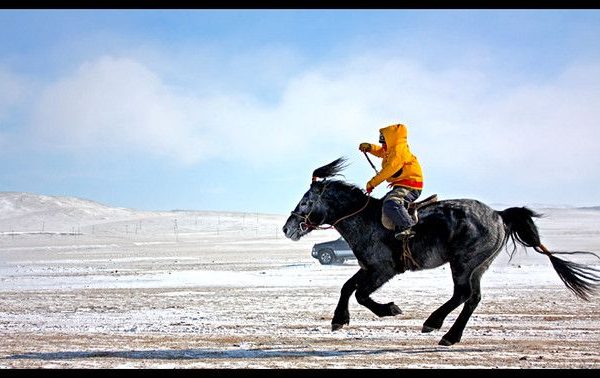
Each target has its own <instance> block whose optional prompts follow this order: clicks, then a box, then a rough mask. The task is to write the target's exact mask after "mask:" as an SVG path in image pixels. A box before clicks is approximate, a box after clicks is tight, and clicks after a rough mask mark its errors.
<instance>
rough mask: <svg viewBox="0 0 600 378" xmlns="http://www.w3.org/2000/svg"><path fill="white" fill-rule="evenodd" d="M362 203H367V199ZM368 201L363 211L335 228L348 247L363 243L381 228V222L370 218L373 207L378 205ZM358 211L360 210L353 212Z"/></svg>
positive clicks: (371, 200) (342, 221) (344, 220)
mask: <svg viewBox="0 0 600 378" xmlns="http://www.w3.org/2000/svg"><path fill="white" fill-rule="evenodd" d="M363 201H367V197H365V198H364V200H363ZM369 201H370V203H368V204H367V206H366V207H365V208H364V209H363V210H361V211H359V212H358V213H357V214H355V215H353V216H351V217H348V218H347V219H343V220H341V221H340V222H339V223H338V224H336V226H335V228H336V230H337V231H338V232H339V233H340V235H342V236H343V237H344V239H345V240H346V241H347V242H348V243H349V244H350V246H352V245H353V244H357V243H360V242H361V241H364V240H365V238H367V237H370V235H373V234H374V233H375V231H377V230H379V229H382V228H383V225H381V220H380V219H373V216H372V215H373V213H374V212H373V209H374V207H375V206H378V205H377V204H376V203H374V201H373V199H370V200H369ZM359 209H360V208H358V209H356V210H353V211H357V210H359ZM377 218H379V217H377Z"/></svg>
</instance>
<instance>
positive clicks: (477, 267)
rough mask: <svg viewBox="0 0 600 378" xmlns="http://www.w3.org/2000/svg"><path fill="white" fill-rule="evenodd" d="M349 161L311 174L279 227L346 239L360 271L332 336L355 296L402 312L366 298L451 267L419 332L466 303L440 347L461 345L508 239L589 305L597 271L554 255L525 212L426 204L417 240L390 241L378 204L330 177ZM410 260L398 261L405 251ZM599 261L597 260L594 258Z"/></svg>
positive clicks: (296, 235) (388, 312)
mask: <svg viewBox="0 0 600 378" xmlns="http://www.w3.org/2000/svg"><path fill="white" fill-rule="evenodd" d="M345 162H346V160H345V159H344V158H339V159H336V160H334V161H333V162H331V163H329V164H327V165H325V166H323V167H320V168H317V169H316V170H315V171H314V172H313V181H312V183H311V185H310V189H309V190H308V191H307V192H306V193H305V194H304V196H303V197H302V199H301V200H300V202H299V203H298V205H297V206H296V208H295V209H294V210H293V211H292V212H291V215H290V216H289V218H288V219H287V221H286V222H285V225H284V226H283V232H284V234H285V235H286V237H288V238H290V239H291V240H293V241H297V240H299V239H300V238H301V237H303V236H304V235H306V234H308V233H309V232H311V231H312V230H314V229H318V228H322V225H331V226H334V227H335V228H336V230H337V231H338V232H339V233H340V234H341V235H342V236H343V237H344V239H346V241H347V242H348V244H349V245H350V247H351V248H352V251H353V252H354V254H355V255H356V258H357V260H358V262H359V265H360V269H359V271H358V272H356V273H355V274H354V275H353V276H352V277H351V278H350V279H349V280H348V281H347V282H346V283H345V284H344V285H343V287H342V290H341V295H340V299H339V302H338V304H337V307H336V309H335V312H334V314H333V318H332V320H331V326H332V331H335V330H338V329H340V328H342V327H343V326H344V325H347V324H349V323H350V313H349V312H348V301H349V299H350V296H351V295H352V293H353V292H354V291H356V300H357V302H358V303H359V304H361V305H363V306H365V307H367V308H368V309H369V310H371V311H372V312H373V313H374V314H375V315H377V316H379V317H383V316H394V315H398V314H401V313H402V311H401V310H400V308H399V307H398V306H396V305H395V304H394V302H389V303H386V304H382V303H377V302H375V301H374V300H373V299H372V298H371V297H370V294H371V293H373V292H374V291H375V290H377V289H378V288H379V287H381V286H382V285H383V284H385V283H386V282H388V281H389V280H390V279H391V278H392V277H394V276H395V275H396V274H399V273H402V272H404V271H405V270H413V271H415V270H421V269H432V268H436V267H439V266H441V265H443V264H446V263H450V269H451V271H452V278H453V280H454V292H453V294H452V298H450V300H448V301H447V302H446V303H444V304H443V305H441V306H440V307H439V308H438V309H437V310H435V311H434V312H433V313H431V315H430V316H429V317H428V318H427V320H425V323H424V324H423V328H422V332H431V331H434V330H438V329H440V328H441V327H442V323H443V322H444V319H445V318H446V317H447V316H448V314H449V313H450V312H452V311H453V310H454V309H456V308H457V307H458V306H460V305H461V304H463V303H464V306H463V308H462V311H461V312H460V314H459V316H458V317H457V318H456V320H455V322H454V324H453V325H452V327H450V330H449V331H448V332H447V333H446V334H445V335H444V336H443V337H442V339H441V340H440V342H439V344H440V345H453V344H455V343H457V342H459V341H460V339H461V337H462V333H463V330H464V328H465V326H466V324H467V321H468V320H469V318H470V317H471V314H472V313H473V311H474V310H475V308H476V307H477V305H478V303H479V301H480V300H481V287H480V280H481V276H482V274H483V273H484V272H485V271H486V270H487V268H488V267H489V266H490V264H491V263H492V261H493V260H494V258H495V257H496V256H497V255H498V253H499V252H500V250H501V249H502V248H503V247H505V246H506V245H507V243H508V241H509V239H511V240H512V242H513V247H514V248H513V251H512V253H514V252H515V249H516V245H517V243H519V244H521V245H523V246H525V247H531V248H533V249H534V250H535V251H536V252H538V253H542V254H545V255H546V256H548V257H549V259H550V262H551V263H552V266H553V267H554V269H555V270H556V272H557V273H558V275H559V277H560V279H561V280H562V281H563V282H564V284H565V285H566V287H567V288H568V289H570V290H571V291H572V292H573V293H574V294H575V295H576V296H577V297H579V298H581V299H583V300H589V297H590V295H591V294H593V293H594V292H595V291H596V290H597V289H598V286H599V284H600V277H599V276H597V275H596V273H597V272H600V270H598V269H596V268H594V267H591V266H586V265H582V264H579V263H575V262H571V261H566V260H563V259H560V258H558V257H556V256H555V255H556V254H559V253H570V254H574V253H588V254H593V253H591V252H579V251H578V252H550V251H549V250H548V249H546V247H544V246H543V245H542V243H541V242H540V237H539V233H538V229H537V227H536V225H535V224H534V222H533V217H539V216H540V215H539V214H536V213H534V212H533V211H532V210H530V209H528V208H526V207H511V208H508V209H505V210H503V211H496V210H494V209H492V208H491V207H489V206H487V205H486V204H484V203H482V202H480V201H477V200H474V199H451V200H442V201H438V202H434V203H431V204H428V205H426V206H424V207H423V208H421V209H420V210H419V217H418V219H419V220H418V223H417V224H416V225H415V226H413V230H414V231H415V232H416V236H414V237H413V238H411V239H408V241H406V243H408V245H407V246H403V244H402V242H401V241H398V240H396V239H395V238H394V234H393V232H392V231H390V230H388V229H386V228H385V227H384V226H383V225H382V222H381V205H382V200H381V199H377V198H373V197H370V196H368V195H367V194H365V193H364V192H363V191H362V190H361V189H360V188H358V187H357V186H355V185H352V184H349V183H346V182H344V181H341V180H337V179H331V178H332V177H334V176H337V175H339V174H340V172H341V170H342V169H343V168H344V167H345ZM405 247H408V251H410V252H411V253H410V256H409V257H410V259H406V258H402V256H403V252H402V251H403V250H404V251H406V248H405ZM596 257H598V256H596Z"/></svg>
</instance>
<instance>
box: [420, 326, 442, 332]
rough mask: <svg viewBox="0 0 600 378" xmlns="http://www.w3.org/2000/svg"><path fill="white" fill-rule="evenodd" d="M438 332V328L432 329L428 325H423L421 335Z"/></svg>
mask: <svg viewBox="0 0 600 378" xmlns="http://www.w3.org/2000/svg"><path fill="white" fill-rule="evenodd" d="M437 330H438V328H433V327H430V326H427V325H423V328H421V333H429V332H432V331H437Z"/></svg>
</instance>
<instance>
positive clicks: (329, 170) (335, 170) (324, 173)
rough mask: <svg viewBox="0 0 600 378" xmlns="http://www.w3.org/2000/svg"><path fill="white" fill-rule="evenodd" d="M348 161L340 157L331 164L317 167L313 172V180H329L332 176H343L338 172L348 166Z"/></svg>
mask: <svg viewBox="0 0 600 378" xmlns="http://www.w3.org/2000/svg"><path fill="white" fill-rule="evenodd" d="M347 160H348V159H346V158H345V157H340V158H337V159H335V160H334V161H332V162H331V163H329V164H327V165H324V166H322V167H319V168H317V169H315V170H314V171H313V177H315V178H324V179H325V178H330V177H334V176H343V175H342V174H341V173H340V172H341V171H342V170H344V168H346V167H347V166H348V164H346V162H347Z"/></svg>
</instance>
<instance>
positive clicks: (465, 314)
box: [439, 266, 487, 345]
mask: <svg viewBox="0 0 600 378" xmlns="http://www.w3.org/2000/svg"><path fill="white" fill-rule="evenodd" d="M486 268H487V266H486V267H485V268H483V269H481V268H478V269H477V270H475V272H473V275H472V276H471V297H469V299H467V301H466V302H465V305H464V306H463V309H462V311H461V312H460V314H459V315H458V318H456V320H455V321H454V324H453V325H452V327H450V330H449V331H448V332H447V333H446V334H445V335H444V337H442V339H441V340H440V342H439V345H453V344H456V343H457V342H459V341H460V338H461V337H462V333H463V331H464V329H465V326H466V325H467V322H468V321H469V318H471V315H472V314H473V311H475V308H476V307H477V305H478V304H479V301H480V300H481V284H480V283H481V275H482V274H483V272H484V271H485V269H486Z"/></svg>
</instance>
